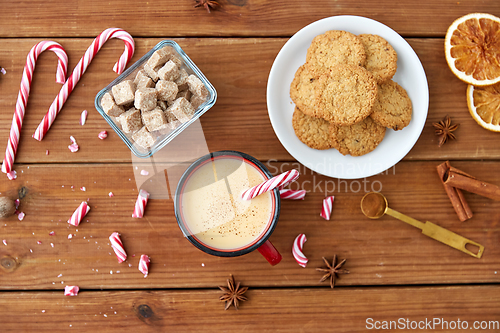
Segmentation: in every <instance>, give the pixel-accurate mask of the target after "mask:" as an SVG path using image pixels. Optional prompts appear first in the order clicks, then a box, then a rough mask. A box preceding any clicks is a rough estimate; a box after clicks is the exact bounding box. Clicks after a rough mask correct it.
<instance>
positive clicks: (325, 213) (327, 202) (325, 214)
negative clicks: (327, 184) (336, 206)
mask: <svg viewBox="0 0 500 333" xmlns="http://www.w3.org/2000/svg"><path fill="white" fill-rule="evenodd" d="M334 198H335V197H334V196H331V197H327V198H325V199H323V208H322V209H321V214H319V215H320V216H321V217H322V218H324V219H325V220H330V215H331V214H332V207H333V199H334Z"/></svg>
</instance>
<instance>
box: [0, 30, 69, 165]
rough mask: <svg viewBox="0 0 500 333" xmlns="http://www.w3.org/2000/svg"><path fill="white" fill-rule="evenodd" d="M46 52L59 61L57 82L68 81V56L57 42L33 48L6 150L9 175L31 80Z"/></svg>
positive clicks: (27, 59) (27, 62) (28, 59)
mask: <svg viewBox="0 0 500 333" xmlns="http://www.w3.org/2000/svg"><path fill="white" fill-rule="evenodd" d="M45 50H49V51H52V52H54V53H55V54H56V55H57V57H58V58H59V60H58V61H57V72H56V82H57V83H61V84H63V83H64V81H66V70H67V68H68V56H67V55H66V51H64V49H63V48H62V46H61V45H59V44H58V43H56V42H52V41H47V40H44V41H41V42H40V43H38V44H36V45H35V46H33V47H32V48H31V50H30V52H29V53H28V56H27V57H26V65H25V66H24V71H23V76H22V78H21V87H20V88H19V94H18V95H17V101H16V111H15V112H14V117H13V118H12V126H11V127H10V135H9V141H8V142H7V149H6V150H5V158H4V160H3V164H2V172H4V173H9V172H11V171H12V166H13V164H14V159H15V157H16V152H17V147H18V144H19V137H20V135H21V127H22V126H23V118H24V114H25V112H26V105H27V104H28V97H29V94H30V86H31V80H32V79H33V72H34V70H35V64H36V61H37V59H38V56H39V55H40V54H41V53H42V52H43V51H45Z"/></svg>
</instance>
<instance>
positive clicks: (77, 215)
mask: <svg viewBox="0 0 500 333" xmlns="http://www.w3.org/2000/svg"><path fill="white" fill-rule="evenodd" d="M89 211H90V206H89V205H88V204H87V203H86V202H85V201H82V203H81V204H80V206H78V208H77V209H76V210H75V212H74V213H73V215H71V217H70V219H69V220H68V223H69V224H71V225H74V226H75V227H78V225H79V224H80V222H82V220H83V218H84V217H85V215H87V213H88V212H89Z"/></svg>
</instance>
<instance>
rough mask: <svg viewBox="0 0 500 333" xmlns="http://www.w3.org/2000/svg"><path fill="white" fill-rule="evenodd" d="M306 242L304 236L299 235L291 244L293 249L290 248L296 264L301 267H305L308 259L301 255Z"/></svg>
mask: <svg viewBox="0 0 500 333" xmlns="http://www.w3.org/2000/svg"><path fill="white" fill-rule="evenodd" d="M306 241H307V238H306V235H304V234H299V235H298V236H297V237H296V238H295V241H294V242H293V247H292V254H293V257H294V258H295V260H296V261H297V263H298V264H299V265H300V266H302V267H306V265H307V262H308V261H309V259H307V258H306V256H305V255H304V253H302V248H303V247H304V243H305V242H306Z"/></svg>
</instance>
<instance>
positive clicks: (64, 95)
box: [33, 28, 135, 141]
mask: <svg viewBox="0 0 500 333" xmlns="http://www.w3.org/2000/svg"><path fill="white" fill-rule="evenodd" d="M110 38H119V39H121V40H123V41H124V42H125V51H124V52H123V53H122V55H121V56H120V59H119V60H118V62H116V63H115V65H114V67H113V70H114V71H115V72H116V73H118V74H121V73H123V70H124V69H125V67H126V66H127V63H128V62H129V60H130V59H131V58H132V56H133V55H134V49H135V45H134V39H133V38H132V36H130V34H129V33H128V32H126V31H125V30H122V29H118V28H109V29H106V30H104V31H103V32H101V33H100V34H99V36H97V37H96V39H94V41H93V42H92V44H91V45H90V46H89V48H88V49H87V51H85V55H84V56H83V57H82V58H81V59H80V61H79V62H78V64H77V65H76V67H75V69H74V70H73V73H72V74H71V76H70V77H69V78H68V81H66V83H64V85H63V86H62V88H61V90H60V91H59V94H58V95H57V96H56V98H55V99H54V101H53V102H52V105H51V106H50V108H49V111H47V114H46V115H45V116H44V117H43V120H42V122H41V123H40V124H39V125H38V128H37V129H36V131H35V133H34V134H33V137H34V138H35V139H36V140H38V141H42V139H43V137H44V136H45V134H46V133H47V131H48V130H49V128H50V126H52V123H53V122H54V120H55V119H56V116H57V115H58V114H59V111H61V108H62V107H63V105H64V103H66V100H67V99H68V96H69V94H71V92H72V91H73V89H74V88H75V86H76V84H77V83H78V81H80V78H81V77H82V75H83V74H84V73H85V71H86V70H87V67H88V66H89V64H90V62H91V61H92V59H94V56H95V55H96V54H97V52H98V51H99V50H100V49H101V47H102V46H103V45H104V43H106V42H107V41H108V40H109V39H110Z"/></svg>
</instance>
